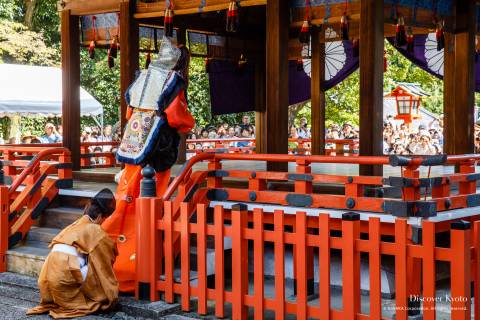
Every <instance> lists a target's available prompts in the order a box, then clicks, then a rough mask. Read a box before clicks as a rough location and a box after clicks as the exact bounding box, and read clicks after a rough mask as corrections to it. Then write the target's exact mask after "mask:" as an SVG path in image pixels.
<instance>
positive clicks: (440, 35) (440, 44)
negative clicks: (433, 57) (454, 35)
mask: <svg viewBox="0 0 480 320" xmlns="http://www.w3.org/2000/svg"><path fill="white" fill-rule="evenodd" d="M435 37H436V39H437V51H441V50H443V48H445V34H444V32H443V21H442V22H439V23H437V30H436V32H435Z"/></svg>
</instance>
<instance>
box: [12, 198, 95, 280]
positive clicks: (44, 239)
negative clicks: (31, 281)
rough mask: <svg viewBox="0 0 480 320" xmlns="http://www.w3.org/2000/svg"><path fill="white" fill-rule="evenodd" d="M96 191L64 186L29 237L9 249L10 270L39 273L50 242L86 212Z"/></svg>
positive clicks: (30, 274)
mask: <svg viewBox="0 0 480 320" xmlns="http://www.w3.org/2000/svg"><path fill="white" fill-rule="evenodd" d="M94 194H95V191H87V190H75V189H72V190H61V191H60V194H59V196H57V198H56V199H55V200H54V202H53V203H52V204H51V205H50V206H49V207H48V208H47V209H46V210H45V211H44V212H43V213H42V215H41V216H40V218H39V219H38V221H37V223H36V225H35V226H33V227H32V228H31V229H30V231H29V232H28V235H27V237H26V239H25V240H24V241H23V242H22V243H20V244H18V245H17V246H15V247H14V248H12V249H10V250H8V252H7V262H8V271H10V272H15V273H19V274H23V275H28V276H32V277H37V276H38V275H39V273H40V270H41V268H42V265H43V263H44V261H45V258H46V257H47V255H48V253H49V251H50V250H49V249H48V245H49V243H50V242H51V241H52V239H53V238H54V237H55V236H56V235H57V234H58V233H59V232H60V231H61V230H62V229H63V228H65V227H66V226H68V225H69V224H71V223H72V222H74V221H75V220H77V219H78V218H80V217H81V216H82V214H83V208H84V206H85V204H86V203H87V202H88V200H89V197H91V196H93V195H94Z"/></svg>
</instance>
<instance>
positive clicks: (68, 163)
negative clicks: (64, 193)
mask: <svg viewBox="0 0 480 320" xmlns="http://www.w3.org/2000/svg"><path fill="white" fill-rule="evenodd" d="M58 162H59V165H60V166H59V168H58V179H61V180H71V179H72V160H71V158H70V153H69V152H65V153H63V154H61V155H60V156H59V157H58Z"/></svg>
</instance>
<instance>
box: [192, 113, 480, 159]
mask: <svg viewBox="0 0 480 320" xmlns="http://www.w3.org/2000/svg"><path fill="white" fill-rule="evenodd" d="M358 137H359V129H358V127H356V126H354V125H352V124H351V123H348V122H346V123H343V124H342V125H338V124H332V125H329V126H328V128H327V129H326V132H325V138H326V139H327V140H339V139H341V140H351V139H358ZM476 137H477V138H476V145H475V146H476V150H477V151H480V132H479V134H477V135H476ZM187 138H188V139H190V140H191V141H190V143H189V144H188V146H187V148H188V149H189V150H203V149H208V148H215V145H217V144H215V143H213V142H207V141H202V140H208V139H239V138H250V139H253V138H255V126H254V125H252V124H251V123H250V118H249V117H248V116H244V117H243V119H242V123H241V124H237V125H228V124H227V123H223V124H221V125H220V126H217V127H216V126H208V127H205V128H202V127H197V128H195V130H194V131H193V132H192V133H190V134H189V135H188V137H187ZM289 138H292V139H309V138H311V132H310V127H309V125H308V121H307V119H306V118H302V119H301V120H300V125H298V126H295V125H293V126H291V127H290V129H289ZM194 140H199V141H198V142H195V141H194ZM252 144H253V142H249V141H232V142H229V143H228V146H230V147H245V146H250V145H252ZM289 147H290V148H291V149H293V148H295V147H296V142H295V141H290V142H289ZM326 147H327V148H335V145H334V143H333V142H330V143H328V141H327V145H326ZM383 150H384V153H385V154H401V155H411V154H417V155H434V154H441V153H442V152H443V118H442V117H440V118H439V119H435V120H433V121H432V122H431V123H429V124H428V125H425V124H420V125H418V127H415V126H413V125H407V124H405V123H401V124H399V123H398V121H395V120H394V118H393V116H388V117H387V119H386V120H385V121H384V124H383Z"/></svg>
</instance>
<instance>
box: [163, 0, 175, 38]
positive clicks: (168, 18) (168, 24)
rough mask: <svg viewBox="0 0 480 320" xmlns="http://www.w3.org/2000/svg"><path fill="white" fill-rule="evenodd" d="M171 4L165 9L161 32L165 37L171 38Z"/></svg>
mask: <svg viewBox="0 0 480 320" xmlns="http://www.w3.org/2000/svg"><path fill="white" fill-rule="evenodd" d="M172 6H173V5H172V2H170V7H168V8H167V9H165V17H164V20H163V31H164V32H165V36H166V37H169V38H171V37H173V9H172Z"/></svg>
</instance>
